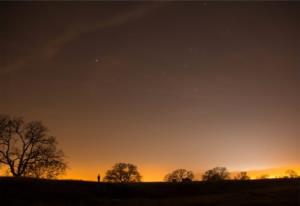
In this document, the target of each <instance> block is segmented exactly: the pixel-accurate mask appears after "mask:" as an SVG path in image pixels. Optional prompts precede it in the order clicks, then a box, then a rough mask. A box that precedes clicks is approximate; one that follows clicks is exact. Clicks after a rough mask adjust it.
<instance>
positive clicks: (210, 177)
mask: <svg viewBox="0 0 300 206" xmlns="http://www.w3.org/2000/svg"><path fill="white" fill-rule="evenodd" d="M229 178H230V173H229V172H228V171H227V169H226V167H215V168H213V169H211V170H207V171H206V172H205V173H204V174H203V175H202V179H203V180H204V181H220V180H227V179H229Z"/></svg>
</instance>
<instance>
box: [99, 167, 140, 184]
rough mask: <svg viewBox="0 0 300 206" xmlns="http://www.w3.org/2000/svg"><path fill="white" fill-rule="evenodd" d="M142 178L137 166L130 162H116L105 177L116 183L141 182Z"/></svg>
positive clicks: (107, 180)
mask: <svg viewBox="0 0 300 206" xmlns="http://www.w3.org/2000/svg"><path fill="white" fill-rule="evenodd" d="M141 179H142V176H141V175H140V173H139V172H138V169H137V166H135V165H133V164H130V163H116V164H115V165H114V166H113V168H112V169H111V170H107V172H106V174H105V177H104V181H106V182H114V183H118V182H119V183H129V182H141Z"/></svg>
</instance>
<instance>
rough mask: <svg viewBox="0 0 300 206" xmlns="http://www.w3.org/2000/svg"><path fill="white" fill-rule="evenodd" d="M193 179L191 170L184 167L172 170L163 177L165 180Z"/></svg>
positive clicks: (181, 180)
mask: <svg viewBox="0 0 300 206" xmlns="http://www.w3.org/2000/svg"><path fill="white" fill-rule="evenodd" d="M193 179H194V174H193V172H192V171H188V170H186V169H177V170H174V171H173V172H171V173H169V174H167V175H166V176H165V178H164V180H165V181H166V182H183V181H184V182H188V181H192V180H193Z"/></svg>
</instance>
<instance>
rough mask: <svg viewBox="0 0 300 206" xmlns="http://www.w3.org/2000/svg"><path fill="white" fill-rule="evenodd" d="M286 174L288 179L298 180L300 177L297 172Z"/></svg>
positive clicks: (287, 172)
mask: <svg viewBox="0 0 300 206" xmlns="http://www.w3.org/2000/svg"><path fill="white" fill-rule="evenodd" d="M285 174H286V175H287V177H288V178H297V177H299V176H298V174H297V172H296V171H294V170H287V171H286V172H285Z"/></svg>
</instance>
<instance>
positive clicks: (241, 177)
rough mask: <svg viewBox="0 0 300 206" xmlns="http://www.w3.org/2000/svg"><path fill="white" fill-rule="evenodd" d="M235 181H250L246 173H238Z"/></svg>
mask: <svg viewBox="0 0 300 206" xmlns="http://www.w3.org/2000/svg"><path fill="white" fill-rule="evenodd" d="M234 179H235V180H250V177H249V176H248V174H247V172H240V173H238V174H237V175H236V176H235V177H234Z"/></svg>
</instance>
